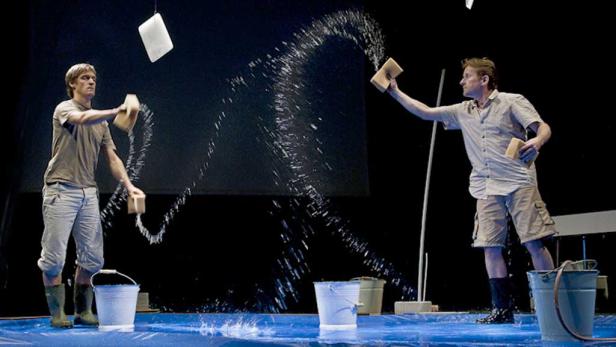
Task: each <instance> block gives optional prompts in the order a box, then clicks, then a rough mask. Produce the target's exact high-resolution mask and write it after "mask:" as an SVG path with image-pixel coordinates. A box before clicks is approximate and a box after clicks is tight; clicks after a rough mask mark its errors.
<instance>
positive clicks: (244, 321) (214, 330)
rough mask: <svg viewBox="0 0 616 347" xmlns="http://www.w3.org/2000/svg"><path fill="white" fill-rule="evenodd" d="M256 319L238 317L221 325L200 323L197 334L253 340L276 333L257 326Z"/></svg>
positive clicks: (270, 329)
mask: <svg viewBox="0 0 616 347" xmlns="http://www.w3.org/2000/svg"><path fill="white" fill-rule="evenodd" d="M258 323H259V321H258V319H255V318H244V317H239V318H236V319H229V320H227V321H225V322H223V323H222V324H220V325H219V324H214V323H205V322H202V323H201V326H200V327H199V334H201V335H202V336H224V337H233V338H237V339H254V338H258V337H271V336H274V335H275V333H276V331H275V330H274V329H272V328H268V327H264V328H261V327H259V326H258Z"/></svg>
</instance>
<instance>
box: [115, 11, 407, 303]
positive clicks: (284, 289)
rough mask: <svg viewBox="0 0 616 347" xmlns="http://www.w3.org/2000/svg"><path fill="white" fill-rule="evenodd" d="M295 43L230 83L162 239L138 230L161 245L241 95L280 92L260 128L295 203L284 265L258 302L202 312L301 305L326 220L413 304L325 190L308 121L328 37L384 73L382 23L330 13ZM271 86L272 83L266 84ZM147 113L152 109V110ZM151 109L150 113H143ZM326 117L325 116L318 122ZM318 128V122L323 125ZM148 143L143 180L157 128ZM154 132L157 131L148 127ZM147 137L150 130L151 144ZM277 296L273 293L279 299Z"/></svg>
mask: <svg viewBox="0 0 616 347" xmlns="http://www.w3.org/2000/svg"><path fill="white" fill-rule="evenodd" d="M293 36H294V38H293V40H291V41H290V42H286V41H283V42H282V43H281V47H280V48H279V47H275V48H274V50H275V51H276V53H274V54H273V55H270V54H268V55H266V57H264V58H258V59H254V60H252V61H251V62H250V63H249V64H248V72H246V73H245V74H241V75H238V76H235V77H233V78H230V79H229V80H228V85H229V96H228V97H225V98H223V99H222V100H221V103H222V106H223V108H224V110H223V111H221V112H220V113H219V114H218V116H217V120H216V121H215V122H214V133H213V135H212V137H211V138H210V140H209V141H208V144H207V151H206V154H205V158H204V161H203V162H202V164H201V165H200V166H199V168H198V175H197V177H196V179H195V180H194V181H193V182H192V183H191V184H190V185H188V186H187V187H186V188H185V189H184V191H183V192H182V193H181V194H180V195H178V197H177V198H176V200H175V201H174V203H173V204H172V206H171V208H170V209H169V211H168V212H167V213H165V215H164V216H163V221H162V222H161V225H160V227H159V231H158V232H157V233H156V234H152V233H150V231H149V230H148V229H147V228H145V226H144V225H143V223H142V221H141V216H139V215H138V216H137V218H136V226H137V227H138V228H139V230H140V232H141V233H142V234H143V235H144V236H145V237H146V238H147V239H148V241H149V242H150V244H153V243H160V242H162V240H163V236H164V234H165V232H166V230H167V227H168V226H169V225H170V223H171V222H172V220H173V219H174V217H175V215H176V214H177V213H178V212H179V211H180V209H181V207H182V206H183V205H184V204H185V203H186V199H187V197H188V196H190V195H191V194H192V190H193V189H194V188H195V187H196V186H197V184H198V182H200V181H202V180H203V178H204V177H205V176H206V173H207V171H208V169H209V163H210V160H211V159H212V156H213V154H214V152H215V149H216V140H217V139H218V138H219V137H220V131H221V129H222V127H223V125H224V120H225V119H226V118H227V117H228V116H229V115H231V114H232V113H233V108H232V106H233V103H234V99H236V100H237V99H238V98H239V99H241V97H240V96H241V93H247V92H248V91H251V92H254V91H255V90H259V91H261V92H262V93H265V94H267V95H272V96H273V100H272V105H271V108H272V114H273V116H274V117H273V123H272V117H271V116H258V121H259V130H260V132H261V135H262V136H261V137H262V139H261V140H262V141H263V144H264V145H265V146H267V148H268V150H269V154H270V156H271V159H272V165H273V169H272V177H273V180H274V183H275V184H276V185H277V186H280V187H284V188H285V189H286V190H288V192H289V193H290V195H291V196H292V198H291V199H290V200H289V202H288V205H287V204H283V203H281V202H279V201H278V200H273V201H272V209H271V211H270V213H271V215H272V216H273V217H275V218H279V220H280V223H281V230H282V232H281V234H280V237H281V241H282V243H283V245H284V248H283V251H282V253H281V255H280V256H279V257H278V259H277V260H276V265H275V269H274V270H273V274H272V277H273V278H274V280H273V283H272V284H271V286H272V287H270V285H259V284H258V285H256V288H255V295H254V301H253V302H247V301H245V302H243V303H240V304H237V303H230V301H231V299H230V298H229V299H228V300H219V299H216V300H214V301H212V302H210V303H209V304H207V305H204V306H203V307H202V308H201V311H202V312H236V311H246V310H250V311H268V312H281V311H285V310H287V309H288V302H289V300H292V301H294V302H298V301H299V296H298V293H297V290H296V289H295V285H296V284H297V283H298V281H300V280H301V279H302V278H303V277H304V275H306V274H307V273H308V272H310V268H309V265H308V262H307V261H306V256H305V252H307V251H308V250H309V247H310V243H311V240H312V238H313V236H314V235H315V229H314V228H313V226H312V225H314V224H315V222H318V223H320V224H322V225H323V226H324V228H325V229H326V230H328V231H329V232H331V233H332V235H334V236H336V237H337V238H338V239H339V240H341V241H342V243H343V245H344V246H345V247H346V248H347V249H348V250H350V251H352V252H354V253H356V254H359V255H361V256H362V257H363V259H364V264H365V265H366V266H367V267H368V268H369V269H370V270H371V271H372V272H374V274H375V275H378V276H380V277H384V278H386V279H388V280H389V283H390V284H392V285H393V286H395V287H397V288H399V289H400V291H401V293H402V295H401V299H409V298H411V297H412V296H413V295H414V289H413V287H412V286H411V285H410V284H409V283H408V281H406V280H405V279H404V277H403V276H401V274H399V273H398V272H397V271H396V270H395V269H394V266H393V264H392V263H390V262H388V261H386V260H385V259H384V258H382V257H380V256H378V255H377V254H376V253H375V252H374V251H372V250H370V249H369V247H368V244H367V242H366V241H364V240H361V239H360V238H359V237H357V236H356V235H354V234H353V233H352V232H351V230H350V228H349V222H348V221H347V220H345V219H343V218H342V217H340V216H339V213H338V212H337V211H336V210H335V207H334V206H333V205H332V202H331V201H330V200H329V199H328V198H326V197H324V196H323V195H322V194H321V193H320V192H319V190H318V188H317V187H319V179H320V178H319V177H318V175H314V174H313V173H314V171H315V170H314V168H315V167H316V166H320V167H324V168H326V169H327V170H332V167H331V165H330V164H329V163H327V162H326V160H324V157H323V151H322V150H321V148H320V145H321V144H322V140H320V139H319V137H318V129H319V126H318V125H317V124H318V122H317V121H315V120H310V119H307V117H306V116H305V112H304V113H302V108H305V107H306V106H307V105H309V104H310V103H311V101H310V100H307V98H306V97H305V95H304V94H305V90H306V88H309V87H310V86H309V85H307V84H306V82H305V76H304V74H305V73H306V70H307V69H306V67H307V66H309V64H310V63H311V59H313V57H314V55H315V52H318V51H319V49H321V48H322V46H323V44H324V43H326V42H327V41H328V40H332V39H336V40H349V41H350V42H352V43H353V44H354V45H355V46H356V47H357V48H358V49H360V50H361V51H362V52H363V53H364V54H365V56H366V57H367V58H368V59H369V61H370V62H371V63H372V65H373V67H374V70H376V69H377V68H378V67H379V66H380V63H381V62H382V61H383V60H384V38H383V35H382V33H381V30H380V28H379V26H378V23H376V21H374V20H373V19H372V18H371V17H370V16H368V15H367V14H365V13H363V12H361V11H357V10H344V11H339V12H336V13H333V14H331V15H327V16H324V17H322V18H320V19H318V20H315V21H313V22H312V23H311V24H310V25H308V26H306V27H304V28H302V29H301V30H299V31H298V32H297V33H295V34H294V35H293ZM263 84H265V86H264V85H263ZM146 109H147V107H146ZM142 111H143V110H142ZM144 113H145V116H147V115H150V118H147V117H145V116H142V117H141V119H144V120H145V122H146V123H147V122H148V119H149V121H150V122H151V115H152V114H151V112H150V111H149V110H147V111H145V112H144ZM317 120H318V121H320V120H322V119H321V118H319V119H317ZM315 123H317V124H315ZM144 129H146V131H145V132H144V139H143V141H142V142H143V145H142V147H141V149H140V150H139V154H140V155H139V158H138V159H137V160H135V161H133V160H132V159H131V158H132V157H133V156H134V149H133V139H132V137H131V142H130V144H131V148H130V151H129V159H128V160H127V163H128V165H127V166H128V169H129V172H130V175H131V179H136V178H137V177H138V174H139V170H140V169H141V167H142V166H143V157H142V156H141V154H143V156H145V152H146V149H147V145H149V139H150V137H151V124H150V125H147V124H145V126H144ZM148 129H149V130H148ZM145 133H149V135H148V137H147V139H146V135H145ZM125 199H126V194H125V191H123V190H122V188H121V187H118V188H117V189H116V192H114V195H113V196H112V198H111V199H110V202H109V203H108V204H107V207H106V208H105V210H104V211H103V219H104V221H106V224H107V225H108V226H110V225H111V224H110V223H111V222H110V218H111V217H112V215H113V211H116V210H118V209H119V204H120V203H121V202H122V201H124V200H125ZM272 293H273V295H272Z"/></svg>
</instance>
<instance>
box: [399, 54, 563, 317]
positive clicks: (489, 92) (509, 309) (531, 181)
mask: <svg viewBox="0 0 616 347" xmlns="http://www.w3.org/2000/svg"><path fill="white" fill-rule="evenodd" d="M462 68H463V70H464V71H463V75H462V79H461V80H460V85H461V86H462V92H463V95H464V96H465V97H467V98H470V100H466V101H463V102H461V103H458V104H454V105H450V106H441V107H428V106H427V105H425V104H423V103H422V102H420V101H417V100H415V99H413V98H411V97H409V96H408V95H406V94H405V93H403V92H402V91H401V90H400V89H398V84H397V82H396V80H395V79H392V80H391V84H390V86H389V89H388V92H389V94H390V95H391V96H392V97H393V98H394V99H396V100H397V101H398V102H399V103H400V104H402V106H404V108H406V109H407V110H408V111H409V112H411V113H412V114H414V115H416V116H418V117H419V118H421V119H424V120H431V121H440V122H443V124H444V126H445V128H446V129H459V130H461V131H462V135H463V138H464V145H465V148H466V153H467V155H468V159H469V161H470V162H471V165H472V172H471V175H470V185H469V191H470V193H471V195H472V196H473V197H474V198H475V199H476V200H477V213H476V215H475V228H474V232H473V247H479V248H482V249H483V252H484V261H485V266H486V270H487V273H488V277H489V282H490V291H491V294H492V311H491V312H490V314H489V315H488V316H487V317H484V318H481V319H478V320H477V322H478V323H483V324H495V323H513V321H514V317H513V304H512V300H511V293H510V291H511V289H510V283H509V282H510V280H509V276H508V273H507V266H506V264H505V260H504V257H503V254H502V249H503V248H504V247H505V246H506V244H505V243H506V239H507V215H510V216H511V219H512V221H513V224H514V226H515V229H516V232H517V234H518V236H519V238H520V242H521V243H522V244H524V246H526V249H528V251H529V252H530V255H531V258H532V262H533V266H534V268H535V269H536V270H551V269H553V268H554V263H553V260H552V256H551V255H550V252H549V251H548V249H547V248H546V247H545V245H544V243H543V240H544V239H546V238H548V237H550V236H552V235H553V234H554V233H555V229H554V221H553V220H552V218H550V215H549V213H548V211H547V210H546V208H545V203H544V202H543V201H542V199H541V196H540V194H539V190H538V188H537V173H536V170H535V164H534V162H533V159H534V158H535V157H536V155H537V154H538V152H539V149H540V148H541V147H542V146H543V145H544V144H545V143H546V142H547V141H548V139H549V138H550V136H551V130H550V127H549V125H548V124H547V123H546V122H544V121H543V120H542V119H541V117H540V116H539V114H538V113H537V111H536V110H535V108H534V107H533V105H532V104H531V103H530V102H529V101H528V100H527V99H526V98H525V97H524V96H522V95H520V94H512V93H503V92H499V91H498V90H497V89H496V87H497V81H496V66H495V64H494V62H493V61H491V60H490V59H488V58H470V59H465V60H464V61H463V62H462ZM529 130H530V131H532V132H533V133H535V136H534V137H532V138H529V137H528V131H529ZM513 138H516V139H519V140H522V141H524V145H523V146H522V147H521V149H520V151H519V153H520V158H519V159H512V158H510V157H508V156H506V155H505V153H506V151H507V147H508V145H509V143H510V141H511V140H512V139H513ZM529 164H530V165H529Z"/></svg>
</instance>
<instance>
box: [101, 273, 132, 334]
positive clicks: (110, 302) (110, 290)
mask: <svg viewBox="0 0 616 347" xmlns="http://www.w3.org/2000/svg"><path fill="white" fill-rule="evenodd" d="M98 274H117V275H120V276H124V277H126V278H128V279H129V280H131V281H132V282H133V283H134V284H114V285H99V286H94V283H93V281H92V280H93V279H94V276H96V275H98ZM90 284H91V285H92V288H94V297H95V298H96V309H97V312H98V330H99V331H122V332H132V331H134V330H135V324H134V323H135V312H136V309H137V296H138V294H139V285H138V284H137V282H135V281H134V280H133V279H132V278H130V277H128V276H126V275H124V274H122V273H119V272H117V271H116V270H100V271H98V272H97V273H95V274H94V275H92V277H91V278H90Z"/></svg>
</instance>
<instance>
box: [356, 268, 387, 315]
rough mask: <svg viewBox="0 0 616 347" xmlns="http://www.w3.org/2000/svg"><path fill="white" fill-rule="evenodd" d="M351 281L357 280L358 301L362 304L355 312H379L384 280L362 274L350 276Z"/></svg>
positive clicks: (381, 304) (381, 303)
mask: <svg viewBox="0 0 616 347" xmlns="http://www.w3.org/2000/svg"><path fill="white" fill-rule="evenodd" d="M351 281H359V302H361V303H362V304H364V305H363V306H360V307H359V309H358V310H357V314H381V308H382V306H383V287H384V286H385V280H382V279H378V278H374V277H367V276H362V277H355V278H352V279H351Z"/></svg>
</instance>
